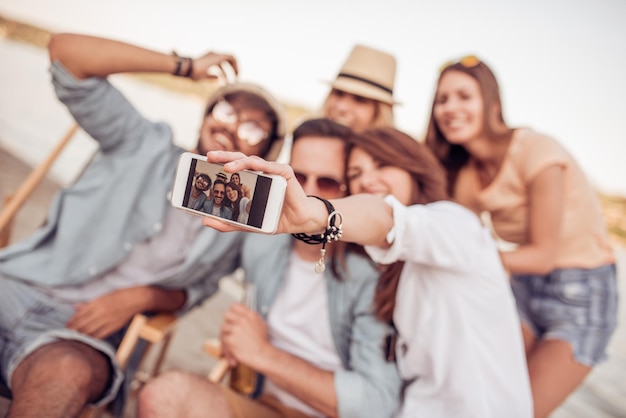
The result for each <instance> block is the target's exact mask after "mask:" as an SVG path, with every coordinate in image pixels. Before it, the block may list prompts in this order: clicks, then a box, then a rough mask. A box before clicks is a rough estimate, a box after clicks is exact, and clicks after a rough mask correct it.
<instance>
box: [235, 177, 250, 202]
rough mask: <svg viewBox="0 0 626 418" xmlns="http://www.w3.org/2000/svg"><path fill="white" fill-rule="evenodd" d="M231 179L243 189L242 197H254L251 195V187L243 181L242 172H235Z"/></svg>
mask: <svg viewBox="0 0 626 418" xmlns="http://www.w3.org/2000/svg"><path fill="white" fill-rule="evenodd" d="M230 181H231V182H233V183H235V184H236V185H237V186H239V188H240V189H241V195H242V197H247V198H248V199H252V196H251V195H250V187H249V186H248V185H246V184H245V183H243V182H242V181H241V174H239V173H233V174H231V175H230Z"/></svg>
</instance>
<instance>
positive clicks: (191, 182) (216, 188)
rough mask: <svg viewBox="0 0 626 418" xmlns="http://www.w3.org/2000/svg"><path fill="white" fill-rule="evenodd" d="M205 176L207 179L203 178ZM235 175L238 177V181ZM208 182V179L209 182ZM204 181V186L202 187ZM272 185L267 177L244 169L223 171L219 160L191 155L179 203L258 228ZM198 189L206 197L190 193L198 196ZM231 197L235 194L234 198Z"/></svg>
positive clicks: (260, 225)
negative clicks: (185, 183) (200, 197)
mask: <svg viewBox="0 0 626 418" xmlns="http://www.w3.org/2000/svg"><path fill="white" fill-rule="evenodd" d="M207 176H208V178H209V179H210V182H207V181H206V179H207ZM236 177H239V181H238V182H237V180H236ZM207 183H210V186H208V185H207ZM237 183H238V184H237ZM233 184H234V185H233ZM205 185H207V187H206V190H202V188H203V187H204V186H205ZM237 186H238V187H237ZM271 186H272V178H270V177H267V176H264V175H261V174H256V173H253V172H249V171H245V170H244V171H240V172H238V173H234V174H231V173H225V172H224V171H223V170H222V166H221V165H220V164H211V163H208V162H206V161H203V160H199V159H195V158H193V159H192V160H191V164H190V166H189V173H188V174H187V185H186V187H185V194H184V196H183V202H182V205H183V206H184V207H186V208H188V209H191V210H196V211H198V212H204V213H209V214H212V215H216V216H219V217H222V218H227V219H229V220H232V221H235V222H239V223H241V224H244V225H249V226H252V227H255V228H261V227H262V226H263V218H264V216H265V211H266V208H267V202H268V198H269V194H270V189H271ZM194 187H195V188H196V191H195V193H194ZM233 190H235V191H236V192H237V194H238V195H239V196H238V197H235V194H233ZM198 191H200V192H201V193H204V194H205V196H206V197H207V198H206V200H205V199H201V200H202V202H200V201H199V200H198V198H197V197H196V198H194V197H193V194H196V195H198V196H199V194H198ZM231 197H235V199H236V200H235V199H231Z"/></svg>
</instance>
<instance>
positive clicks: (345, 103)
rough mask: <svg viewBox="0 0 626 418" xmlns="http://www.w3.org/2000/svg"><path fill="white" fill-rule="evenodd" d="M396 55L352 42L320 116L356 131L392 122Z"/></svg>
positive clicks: (387, 124) (388, 124)
mask: <svg viewBox="0 0 626 418" xmlns="http://www.w3.org/2000/svg"><path fill="white" fill-rule="evenodd" d="M395 76H396V59H395V58H394V57H393V56H392V55H391V54H388V53H387V52H384V51H381V50H377V49H374V48H370V47H367V46H364V45H355V46H354V47H353V49H352V51H351V52H350V55H349V56H348V58H347V59H346V61H345V62H344V64H343V66H342V67H341V69H340V70H339V73H338V74H337V77H336V78H335V80H334V81H333V82H332V83H331V90H330V92H329V93H328V96H327V97H326V99H325V101H324V104H323V105H322V116H324V117H327V118H329V119H331V120H333V121H335V122H338V123H341V124H343V125H346V126H348V127H350V128H352V129H354V130H355V131H362V130H364V129H367V128H372V127H380V126H394V117H393V106H394V104H396V101H395V100H394V98H393V87H394V81H395Z"/></svg>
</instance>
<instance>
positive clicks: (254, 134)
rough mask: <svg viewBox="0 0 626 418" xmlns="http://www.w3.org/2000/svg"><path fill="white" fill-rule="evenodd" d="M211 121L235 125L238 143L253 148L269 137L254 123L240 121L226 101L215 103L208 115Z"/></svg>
mask: <svg viewBox="0 0 626 418" xmlns="http://www.w3.org/2000/svg"><path fill="white" fill-rule="evenodd" d="M210 115H211V117H212V118H213V120H215V121H216V122H218V123H220V124H222V125H225V126H233V125H237V127H236V130H235V132H234V133H235V135H236V136H237V138H238V139H239V140H240V141H243V142H245V143H246V144H248V145H250V146H255V145H258V144H260V143H261V141H263V140H264V139H266V138H267V137H268V136H269V133H268V132H266V131H265V130H263V128H261V126H260V125H259V124H258V123H257V122H255V121H251V120H250V121H241V120H239V115H238V114H237V111H236V110H235V108H234V107H233V106H232V105H231V104H230V103H228V102H227V101H226V100H220V101H219V102H217V103H216V104H215V105H214V106H213V109H211V113H210Z"/></svg>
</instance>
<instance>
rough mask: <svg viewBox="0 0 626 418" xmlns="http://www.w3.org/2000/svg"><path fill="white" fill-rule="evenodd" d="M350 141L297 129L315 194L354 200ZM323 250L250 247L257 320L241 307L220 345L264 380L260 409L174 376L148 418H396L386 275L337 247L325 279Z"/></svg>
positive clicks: (150, 398) (145, 406)
mask: <svg viewBox="0 0 626 418" xmlns="http://www.w3.org/2000/svg"><path fill="white" fill-rule="evenodd" d="M350 133H351V131H350V129H349V128H347V127H345V126H342V125H340V124H337V123H335V122H333V121H331V120H329V119H313V120H308V121H305V122H303V123H302V124H301V125H300V126H298V127H297V128H296V129H295V131H294V134H293V147H292V152H291V164H292V165H293V169H294V171H295V178H297V180H298V181H299V182H300V184H301V185H302V186H301V187H302V188H304V190H305V191H306V193H308V194H313V195H317V196H322V197H324V198H327V199H334V198H338V197H341V196H344V195H345V191H346V187H345V183H344V181H343V178H344V170H345V157H346V155H345V143H346V140H347V138H348V137H349V135H350ZM319 247H320V246H318V245H309V244H307V243H305V242H303V241H300V240H296V239H294V238H293V237H291V236H288V235H280V236H274V235H265V234H248V235H247V236H246V238H245V243H244V246H243V249H242V252H241V254H242V259H241V266H242V267H243V269H244V270H245V275H246V280H247V282H248V283H252V284H253V285H254V287H255V288H256V308H257V310H252V309H249V308H247V307H246V306H244V305H243V304H239V303H235V304H233V305H232V306H231V307H230V308H229V309H228V310H227V311H226V313H225V315H224V323H223V324H222V328H221V333H220V335H221V342H222V347H223V349H224V351H225V353H226V356H227V358H228V359H229V360H231V364H232V365H235V364H237V363H241V364H243V365H245V366H248V367H249V368H251V369H253V370H254V371H255V372H257V373H258V374H259V375H261V376H262V378H261V379H258V380H257V382H258V386H257V388H256V391H255V395H254V398H253V399H251V398H248V397H246V396H244V395H242V394H240V393H237V392H234V391H233V390H231V389H230V388H227V387H225V386H221V385H219V384H215V383H212V382H210V381H209V380H207V378H206V376H202V375H194V374H191V373H188V372H183V371H168V372H165V373H163V374H161V375H159V376H157V377H156V378H155V379H153V380H151V381H150V382H148V383H147V385H145V386H144V387H143V389H142V390H141V391H140V392H139V397H138V415H139V417H140V418H154V417H180V418H183V417H195V416H203V415H204V414H206V411H210V415H211V416H212V417H216V418H217V417H229V418H246V417H266V418H280V417H294V418H305V417H326V416H327V417H390V416H391V415H392V413H393V411H394V410H395V409H396V408H397V404H398V401H399V395H400V383H401V382H400V378H399V376H398V372H397V370H396V366H395V364H394V363H393V362H390V361H388V360H387V359H386V357H385V354H384V344H383V343H384V341H385V337H386V336H388V335H389V333H390V331H391V327H389V326H388V325H387V324H385V323H384V322H382V321H380V320H378V319H377V318H376V316H375V315H374V312H373V309H372V306H373V302H374V293H375V286H376V282H377V280H378V271H377V270H376V269H375V267H374V265H373V263H372V262H371V260H369V259H368V258H367V257H365V256H364V255H363V254H362V251H360V248H358V247H352V246H345V245H332V246H329V248H328V250H329V251H328V253H327V254H326V256H325V260H327V262H326V264H328V268H326V269H325V271H324V272H323V274H320V273H316V265H317V264H318V262H319V260H320V248H319ZM326 264H324V265H326ZM318 271H319V270H318Z"/></svg>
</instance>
